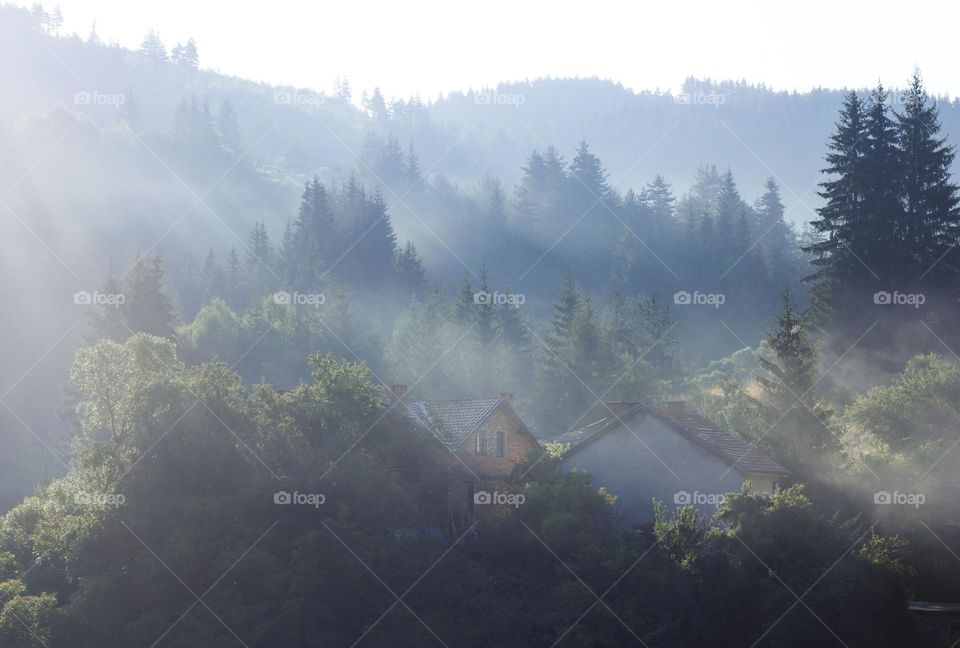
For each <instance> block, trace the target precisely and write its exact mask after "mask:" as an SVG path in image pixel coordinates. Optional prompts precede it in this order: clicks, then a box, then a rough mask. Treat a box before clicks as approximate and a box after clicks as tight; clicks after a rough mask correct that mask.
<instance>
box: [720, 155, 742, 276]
mask: <svg viewBox="0 0 960 648" xmlns="http://www.w3.org/2000/svg"><path fill="white" fill-rule="evenodd" d="M744 212H745V208H744V204H743V199H742V198H741V197H740V192H739V191H738V190H737V183H736V182H735V181H734V179H733V173H731V172H730V171H729V170H727V172H726V173H725V174H723V176H722V178H721V180H720V191H719V193H718V195H717V216H716V226H717V232H716V233H717V246H718V248H719V252H720V255H719V258H718V261H720V264H721V265H723V270H726V268H727V267H728V266H729V265H730V263H732V262H733V261H734V260H736V259H737V258H738V257H739V256H740V253H741V251H738V250H736V245H735V244H736V242H737V241H736V238H737V237H736V229H737V222H738V221H739V220H740V218H741V217H743V216H744Z"/></svg>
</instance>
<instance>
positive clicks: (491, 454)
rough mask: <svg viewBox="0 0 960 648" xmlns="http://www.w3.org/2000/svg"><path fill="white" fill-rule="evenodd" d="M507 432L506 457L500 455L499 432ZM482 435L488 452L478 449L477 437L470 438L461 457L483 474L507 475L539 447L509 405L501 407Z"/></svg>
mask: <svg viewBox="0 0 960 648" xmlns="http://www.w3.org/2000/svg"><path fill="white" fill-rule="evenodd" d="M501 430H502V431H503V433H504V456H503V457H498V456H497V431H501ZM478 434H482V435H483V438H484V446H485V448H486V454H483V455H478V454H476V452H475V448H476V445H475V440H474V439H473V438H472V437H471V438H468V439H467V440H466V441H465V442H464V444H463V447H461V448H460V449H459V450H458V451H457V456H458V457H459V458H460V459H461V460H462V461H463V463H464V464H466V465H467V466H469V467H470V469H471V470H473V471H474V472H475V473H476V474H477V475H478V476H479V477H481V478H484V477H490V478H504V477H508V476H509V475H510V473H511V472H513V469H514V467H515V466H516V465H517V464H519V463H521V462H523V461H524V459H526V458H527V454H528V453H529V452H530V451H531V450H534V449H536V450H539V447H540V446H539V444H537V443H536V441H535V440H534V439H532V438H530V437H529V436H528V435H527V434H525V433H524V432H523V427H522V425H521V424H520V422H519V421H518V420H517V418H516V417H515V416H514V415H513V414H512V413H511V412H510V411H509V410H508V409H507V408H506V407H500V408H498V409H497V411H495V412H494V413H493V414H491V415H490V417H489V418H488V419H487V420H486V421H484V423H483V425H482V426H480V429H479V430H478Z"/></svg>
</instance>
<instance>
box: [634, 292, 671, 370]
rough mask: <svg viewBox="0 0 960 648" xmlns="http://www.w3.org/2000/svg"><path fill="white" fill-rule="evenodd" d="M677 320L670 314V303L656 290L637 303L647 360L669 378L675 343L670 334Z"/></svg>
mask: <svg viewBox="0 0 960 648" xmlns="http://www.w3.org/2000/svg"><path fill="white" fill-rule="evenodd" d="M675 323H676V320H675V319H674V318H673V317H672V316H671V315H670V304H669V303H667V302H666V301H664V300H663V299H662V298H661V297H660V293H658V292H654V293H653V294H652V295H650V296H649V297H646V298H644V299H641V300H640V302H639V303H638V304H637V325H638V327H639V329H640V333H639V338H640V348H641V352H642V354H643V355H644V357H645V358H646V360H647V362H649V363H650V364H651V365H653V367H654V368H656V369H657V370H658V371H659V372H660V376H661V377H663V378H668V377H670V375H671V374H672V371H673V363H674V349H673V347H674V345H675V344H676V339H675V338H674V337H673V336H671V335H670V331H671V330H672V329H673V326H674V324H675Z"/></svg>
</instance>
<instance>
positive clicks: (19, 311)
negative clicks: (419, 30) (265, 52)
mask: <svg viewBox="0 0 960 648" xmlns="http://www.w3.org/2000/svg"><path fill="white" fill-rule="evenodd" d="M65 14H66V17H65ZM68 21H69V7H68V8H67V9H66V10H64V11H61V8H60V7H59V6H56V7H48V6H41V5H40V4H34V5H33V6H32V7H20V6H15V5H3V6H0V59H2V60H4V61H6V62H7V63H8V65H4V66H0V214H2V219H3V220H2V223H3V229H2V246H3V248H2V249H3V254H2V255H0V272H2V273H3V281H0V298H2V303H3V304H4V307H3V308H2V309H0V332H2V335H3V337H2V339H3V343H2V350H3V353H2V358H3V362H0V646H2V647H3V648H7V647H10V648H28V647H29V648H36V647H40V646H42V647H45V648H55V647H56V648H59V647H70V648H85V647H91V648H92V647H94V646H96V647H98V648H100V647H114V646H116V647H126V646H149V647H151V648H152V647H154V646H170V647H188V646H190V647H193V646H212V647H221V646H222V647H228V646H246V647H248V648H250V647H253V646H291V647H294V646H304V647H306V646H351V647H352V646H384V647H386V646H427V645H440V646H448V647H450V646H517V647H520V646H524V647H525V646H583V647H587V646H632V645H638V646H644V647H647V648H654V647H656V648H671V647H672V648H686V647H694V646H718V647H730V648H734V647H741V646H742V647H747V648H754V647H761V648H763V647H770V648H774V647H776V648H790V647H794V646H796V647H797V648H799V647H808V646H812V645H820V646H844V647H847V648H852V647H859V646H864V647H867V646H869V647H871V648H872V647H890V648H904V647H908V646H909V647H917V648H940V647H944V648H946V647H951V648H952V647H953V646H955V645H957V644H958V643H960V557H958V556H960V447H958V446H960V437H958V434H960V356H958V355H957V352H958V351H960V250H957V249H956V248H957V247H958V244H960V175H958V173H960V169H958V168H957V166H956V165H955V161H956V160H955V158H956V145H957V142H958V140H960V101H958V100H956V99H952V98H951V97H950V96H947V95H941V94H937V93H934V92H933V91H932V90H931V89H930V87H934V86H933V84H931V85H930V86H929V87H928V81H927V79H926V78H925V77H924V74H923V70H922V69H920V68H914V67H913V65H912V63H911V64H910V66H909V67H906V68H904V69H903V72H904V73H903V75H902V78H901V79H900V83H899V84H898V85H896V86H890V87H888V86H886V85H884V84H882V83H877V84H876V85H874V86H872V87H864V88H838V89H825V88H820V87H818V88H815V89H812V90H808V91H785V90H774V89H772V88H771V87H767V86H765V85H759V84H752V83H748V82H746V81H715V80H712V79H706V78H696V77H689V78H687V79H686V81H684V82H683V85H682V87H681V88H680V89H679V91H677V90H673V91H671V90H649V89H648V90H637V89H629V88H627V87H625V86H624V85H621V84H620V83H618V82H616V81H610V80H607V79H604V78H600V77H578V76H570V75H568V76H562V75H561V76H552V77H551V76H544V77H542V78H536V79H530V80H527V81H523V82H520V81H504V82H503V83H501V84H499V85H497V86H495V87H477V88H474V89H470V90H453V89H451V90H450V91H449V92H448V93H446V94H442V95H440V96H438V97H436V98H433V99H425V98H423V99H422V98H421V97H420V96H419V95H417V94H412V95H410V96H408V97H400V96H390V97H388V96H387V95H386V93H384V92H382V91H381V90H380V89H379V88H377V87H370V88H363V89H361V88H354V87H353V86H352V85H351V82H350V81H349V79H348V78H347V77H346V76H340V77H337V78H336V80H335V82H333V83H332V84H331V85H330V87H329V88H327V89H324V90H320V89H306V88H298V87H293V86H289V85H281V84H270V83H267V82H263V81H253V80H248V79H247V78H244V77H242V76H231V75H229V74H227V73H225V72H222V71H220V70H219V69H218V68H215V67H211V66H208V65H207V64H206V62H205V59H204V47H205V46H206V45H205V43H203V42H198V41H197V40H194V39H193V38H189V39H184V40H183V41H182V42H169V41H165V40H164V39H163V37H162V34H160V33H159V32H158V31H156V30H153V29H151V30H150V31H149V32H148V33H147V34H146V35H145V36H143V38H142V42H140V43H139V45H138V46H130V44H129V43H128V44H126V45H121V44H120V43H119V42H118V41H113V40H109V41H108V40H107V38H108V37H107V36H105V35H100V34H99V33H98V31H97V27H96V25H94V26H93V27H92V28H91V29H90V31H89V33H84V34H80V35H78V34H77V33H74V32H72V31H70V30H69V29H67V28H66V27H65V26H64V25H65V24H66V22H68ZM459 28H465V27H463V26H461V27H458V29H459ZM351 29H359V28H358V27H356V26H353V27H351ZM360 31H362V30H360ZM358 37H359V32H358ZM367 46H368V47H372V48H374V49H376V48H377V47H378V45H377V44H376V43H368V45H367ZM211 47H212V44H211ZM377 51H379V52H380V55H383V56H389V52H387V51H380V50H377ZM906 59H909V56H907V57H906ZM906 59H905V60H906ZM337 65H338V63H337V62H336V61H322V62H320V61H318V62H317V66H319V67H322V68H323V69H324V70H328V71H330V76H331V78H332V77H333V76H335V75H336V74H337V73H338V67H337ZM561 72H562V70H558V71H557V73H558V74H560V73H561ZM879 72H880V71H879V70H878V73H879ZM324 74H326V72H324ZM251 78H253V77H252V76H251ZM955 350H956V351H955ZM638 412H639V413H638ZM691 413H692V414H691ZM628 417H632V418H628ZM488 428H489V430H490V432H489V434H488V433H487V432H486V430H487V429H488ZM618 435H619V436H618ZM617 444H619V445H617ZM588 460H589V461H588ZM724 461H725V462H726V463H725V464H723V465H724V466H725V467H726V470H725V472H724V473H723V475H721V476H720V479H719V480H717V483H716V484H715V485H713V486H712V488H713V491H711V492H704V490H703V489H704V486H703V485H702V482H701V481H699V476H702V475H703V474H705V473H706V472H708V469H709V466H713V465H714V464H717V462H720V463H721V464H722V463H723V462H724ZM589 462H593V463H589ZM711 462H712V463H711ZM588 463H589V466H592V468H589V467H588V468H583V467H582V466H584V465H587V464H588ZM718 465H719V464H718ZM637 466H640V468H637ZM770 466H773V467H774V468H770ZM728 473H729V474H733V475H738V476H739V477H738V478H737V479H738V481H737V482H736V483H735V484H734V486H733V487H729V488H728V487H727V486H726V484H728V483H730V482H729V480H725V478H726V477H727V475H728ZM631 475H632V477H631ZM656 475H660V477H657V476H656ZM664 475H666V476H664ZM669 475H672V477H673V478H675V480H674V479H670V478H669V477H668V476H669ZM770 475H774V476H775V479H772V480H771V481H770V483H769V484H768V485H767V486H765V484H766V481H765V480H766V479H767V478H768V477H769V476H770ZM625 476H626V477H625ZM658 480H659V481H658ZM664 480H665V481H666V483H665V484H664V483H663V482H664ZM710 483H711V484H712V483H713V482H710ZM615 484H620V485H624V484H626V485H625V486H620V487H618V486H615ZM661 487H662V488H661ZM462 489H466V490H462ZM487 491H491V492H492V493H493V494H492V496H491V493H490V492H487ZM714 491H715V492H714ZM662 492H669V493H671V494H674V493H675V494H674V495H673V497H672V499H671V498H670V497H669V496H668V498H667V499H666V500H665V499H663V498H662V497H661V496H660V495H654V494H659V493H662ZM464 493H465V494H466V495H464ZM691 493H692V494H691ZM485 497H486V498H489V499H484V498H485ZM710 498H712V499H710ZM638 500H643V501H644V502H645V504H644V506H645V507H647V508H648V509H649V513H650V514H649V515H648V516H647V517H643V518H641V517H636V516H635V517H633V518H631V517H630V515H631V513H630V511H631V509H629V506H630V504H629V503H630V502H634V501H638ZM505 502H506V503H508V504H504V503H505ZM704 502H708V503H709V506H707V507H706V508H704V506H702V504H704ZM644 510H647V509H646V508H645V509H644Z"/></svg>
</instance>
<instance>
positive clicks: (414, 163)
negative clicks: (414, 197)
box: [404, 140, 423, 190]
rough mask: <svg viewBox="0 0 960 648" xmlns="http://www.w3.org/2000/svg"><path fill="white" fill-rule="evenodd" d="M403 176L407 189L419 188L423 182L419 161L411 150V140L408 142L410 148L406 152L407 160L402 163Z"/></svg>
mask: <svg viewBox="0 0 960 648" xmlns="http://www.w3.org/2000/svg"><path fill="white" fill-rule="evenodd" d="M404 176H405V178H406V181H407V187H409V188H411V190H412V189H413V188H419V187H420V184H421V183H422V182H423V171H421V170H420V160H419V158H417V152H416V151H415V150H414V149H413V140H410V148H409V149H408V150H407V159H406V162H405V163H404Z"/></svg>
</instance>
